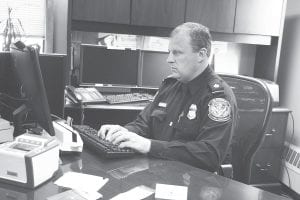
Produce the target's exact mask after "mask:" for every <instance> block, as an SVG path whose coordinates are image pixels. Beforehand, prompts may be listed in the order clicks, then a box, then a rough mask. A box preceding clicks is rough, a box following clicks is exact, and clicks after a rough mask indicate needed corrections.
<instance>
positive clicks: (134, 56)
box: [80, 44, 139, 86]
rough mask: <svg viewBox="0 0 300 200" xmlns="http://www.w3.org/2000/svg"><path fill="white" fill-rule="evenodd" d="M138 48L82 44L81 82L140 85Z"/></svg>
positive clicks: (89, 83) (87, 83)
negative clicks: (110, 47) (125, 48)
mask: <svg viewBox="0 0 300 200" xmlns="http://www.w3.org/2000/svg"><path fill="white" fill-rule="evenodd" d="M138 59H139V51H137V50H120V49H107V48H105V47H101V46H97V45H85V44H82V45H81V46H80V65H81V66H80V84H84V85H93V84H111V85H132V86H137V85H138Z"/></svg>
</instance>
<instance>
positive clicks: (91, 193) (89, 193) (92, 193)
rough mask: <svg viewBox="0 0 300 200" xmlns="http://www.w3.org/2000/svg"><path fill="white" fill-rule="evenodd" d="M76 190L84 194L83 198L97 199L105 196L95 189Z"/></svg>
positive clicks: (87, 199)
mask: <svg viewBox="0 0 300 200" xmlns="http://www.w3.org/2000/svg"><path fill="white" fill-rule="evenodd" d="M74 191H75V192H76V193H77V194H79V195H80V196H82V197H83V198H85V199H86V200H97V199H99V198H102V197H103V196H102V194H100V193H99V192H95V191H82V190H77V189H74Z"/></svg>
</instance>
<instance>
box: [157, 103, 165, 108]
mask: <svg viewBox="0 0 300 200" xmlns="http://www.w3.org/2000/svg"><path fill="white" fill-rule="evenodd" d="M158 107H162V108H166V107H167V103H165V102H159V103H158Z"/></svg>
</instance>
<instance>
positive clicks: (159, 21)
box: [131, 0, 185, 27]
mask: <svg viewBox="0 0 300 200" xmlns="http://www.w3.org/2000/svg"><path fill="white" fill-rule="evenodd" d="M184 12H185V0H132V9H131V24H133V25H141V26H155V27H175V26H177V25H179V24H181V23H183V22H184Z"/></svg>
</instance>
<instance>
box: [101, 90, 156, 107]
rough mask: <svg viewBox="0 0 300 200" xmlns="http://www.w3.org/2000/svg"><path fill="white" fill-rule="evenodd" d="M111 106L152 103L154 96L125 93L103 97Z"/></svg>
mask: <svg viewBox="0 0 300 200" xmlns="http://www.w3.org/2000/svg"><path fill="white" fill-rule="evenodd" d="M103 96H104V97H105V99H106V101H107V102H108V103H109V104H119V103H133V102H141V101H152V100H153V98H154V96H153V95H151V94H148V93H138V92H135V93H125V94H109V95H103Z"/></svg>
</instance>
